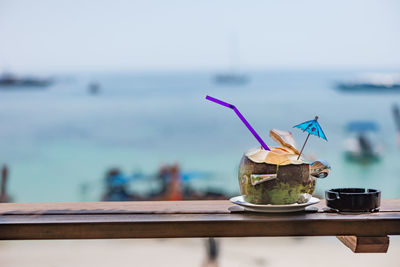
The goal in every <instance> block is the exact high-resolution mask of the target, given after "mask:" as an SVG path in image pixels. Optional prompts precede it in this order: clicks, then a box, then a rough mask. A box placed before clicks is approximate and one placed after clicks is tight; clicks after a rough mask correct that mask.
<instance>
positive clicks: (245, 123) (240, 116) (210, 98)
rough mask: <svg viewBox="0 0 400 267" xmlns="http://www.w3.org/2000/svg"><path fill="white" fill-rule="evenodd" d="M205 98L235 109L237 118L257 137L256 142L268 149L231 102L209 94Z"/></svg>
mask: <svg viewBox="0 0 400 267" xmlns="http://www.w3.org/2000/svg"><path fill="white" fill-rule="evenodd" d="M206 99H207V100H210V101H212V102H214V103H217V104H220V105H222V106H224V107H227V108H230V109H233V111H235V113H236V114H237V115H238V117H239V119H241V120H242V122H243V123H244V125H246V127H247V129H249V131H250V132H251V133H252V134H253V135H254V137H255V138H256V139H257V141H258V142H260V144H261V145H262V147H263V148H264V149H265V150H270V149H269V147H268V146H267V144H265V143H264V141H263V140H262V139H261V137H260V136H259V135H258V134H257V132H256V131H255V130H254V129H253V127H251V125H250V124H249V123H248V122H247V120H246V119H245V118H244V117H243V115H242V114H241V113H240V112H239V110H238V109H237V108H236V107H235V106H234V105H232V104H229V103H226V102H224V101H221V100H219V99H216V98H214V97H211V96H206Z"/></svg>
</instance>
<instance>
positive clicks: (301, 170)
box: [206, 96, 330, 205]
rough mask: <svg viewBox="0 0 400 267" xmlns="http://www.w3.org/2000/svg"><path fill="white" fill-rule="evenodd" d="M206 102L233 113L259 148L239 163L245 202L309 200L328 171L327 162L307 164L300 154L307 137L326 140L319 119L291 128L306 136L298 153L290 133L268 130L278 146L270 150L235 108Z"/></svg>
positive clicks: (240, 183)
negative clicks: (319, 180) (319, 179)
mask: <svg viewBox="0 0 400 267" xmlns="http://www.w3.org/2000/svg"><path fill="white" fill-rule="evenodd" d="M206 99H207V100H209V101H211V102H214V103H216V104H219V105H221V106H224V107H226V108H229V109H231V110H233V111H234V112H235V113H236V115H237V116H238V117H239V119H240V120H241V121H242V122H243V124H244V125H245V126H246V127H247V129H248V130H249V131H250V132H251V134H252V135H253V136H254V137H255V138H256V139H257V141H258V142H259V143H260V145H261V147H260V148H256V149H250V150H248V151H247V152H246V153H245V154H244V155H243V157H242V160H241V162H240V166H239V185H240V192H241V194H242V196H243V198H244V201H246V202H249V203H252V204H272V205H286V204H294V203H299V204H302V203H306V202H308V201H309V200H310V199H311V196H312V193H313V192H314V189H315V183H316V178H325V177H326V176H328V174H329V170H330V166H329V164H328V163H327V162H325V161H321V160H320V161H315V162H313V163H309V162H308V161H307V160H306V159H305V157H304V155H303V154H302V152H303V149H304V147H305V145H306V143H307V141H308V139H309V137H310V135H315V136H318V137H320V138H322V139H324V140H326V141H328V139H327V138H326V136H325V133H324V132H323V130H322V128H321V126H320V125H319V123H318V116H315V118H314V119H313V120H309V121H305V122H303V123H300V124H298V125H295V126H294V127H295V128H299V129H301V130H302V131H303V132H307V133H308V135H307V138H306V140H305V142H304V144H303V146H302V148H301V150H300V152H299V151H298V150H297V147H296V142H295V140H294V138H293V136H292V134H291V133H290V132H287V131H281V130H277V129H273V130H271V131H270V136H271V138H272V139H274V140H275V141H276V142H277V143H278V145H279V146H278V147H271V148H270V147H268V146H267V144H266V143H265V142H264V141H263V140H262V138H261V137H260V136H259V135H258V134H257V132H256V131H255V130H254V129H253V127H252V126H251V125H250V124H249V122H248V121H247V120H246V119H245V118H244V116H243V115H242V114H241V113H240V111H239V110H238V109H237V108H236V107H235V106H234V105H232V104H230V103H227V102H224V101H222V100H219V99H217V98H214V97H211V96H206Z"/></svg>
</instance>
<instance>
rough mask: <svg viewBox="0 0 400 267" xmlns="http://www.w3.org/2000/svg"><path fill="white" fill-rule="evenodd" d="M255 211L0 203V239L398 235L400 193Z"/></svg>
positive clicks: (223, 206)
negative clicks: (373, 207)
mask: <svg viewBox="0 0 400 267" xmlns="http://www.w3.org/2000/svg"><path fill="white" fill-rule="evenodd" d="M315 206H316V207H317V208H318V212H296V213H287V214H258V213H250V212H245V211H243V209H242V208H241V207H239V206H236V205H234V204H232V203H230V202H229V201H227V200H216V201H153V202H147V201H143V202H75V203H57V202H55V203H3V204H0V239H1V240H10V239H93V238H170V237H244V236H338V235H356V236H386V235H400V199H384V200H382V205H381V209H380V212H376V213H353V214H341V213H329V212H323V207H324V206H325V201H321V202H320V203H319V204H317V205H315Z"/></svg>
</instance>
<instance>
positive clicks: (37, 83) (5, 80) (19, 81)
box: [0, 73, 53, 89]
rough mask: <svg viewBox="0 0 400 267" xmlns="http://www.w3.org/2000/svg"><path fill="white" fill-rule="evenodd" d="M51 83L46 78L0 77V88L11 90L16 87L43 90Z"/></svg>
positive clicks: (9, 75) (6, 75)
mask: <svg viewBox="0 0 400 267" xmlns="http://www.w3.org/2000/svg"><path fill="white" fill-rule="evenodd" d="M52 83H53V81H52V80H51V79H48V78H37V77H29V76H26V77H20V76H17V75H14V74H10V73H4V74H2V75H0V88H1V89H11V88H18V87H24V88H26V87H29V88H31V87H32V88H45V87H47V86H49V85H51V84H52Z"/></svg>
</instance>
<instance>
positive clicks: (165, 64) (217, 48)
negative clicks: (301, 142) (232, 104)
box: [0, 0, 400, 72]
mask: <svg viewBox="0 0 400 267" xmlns="http://www.w3.org/2000/svg"><path fill="white" fill-rule="evenodd" d="M399 14H400V1H385V0H377V1H370V0H362V1H361V0H360V1H357V0H354V1H349V0H336V1H322V0H315V1H314V0H312V1H307V0H305V1H287V0H280V1H276V0H271V1H266V0H260V1H258V0H253V1H243V0H240V1H236V0H202V1H198V0H197V1H190V0H176V1H175V0H160V1H156V0H143V1H117V0H114V1H111V0H110V1H101V0H86V1H85V0H83V1H78V0H70V1H56V0H35V1H31V0H30V1H22V0H0V72H1V71H2V70H8V71H16V72H35V71H45V72H49V71H50V72H64V71H142V70H143V71H147V70H157V71H158V70H216V69H227V68H230V67H232V65H234V66H235V67H237V68H240V69H244V70H246V69H343V68H345V69H352V68H372V69H379V68H395V69H396V68H397V69H398V68H400V51H399V47H400V16H399ZM232 61H234V63H233V64H232Z"/></svg>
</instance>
